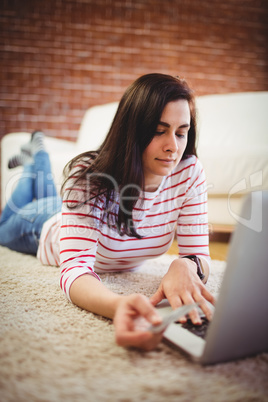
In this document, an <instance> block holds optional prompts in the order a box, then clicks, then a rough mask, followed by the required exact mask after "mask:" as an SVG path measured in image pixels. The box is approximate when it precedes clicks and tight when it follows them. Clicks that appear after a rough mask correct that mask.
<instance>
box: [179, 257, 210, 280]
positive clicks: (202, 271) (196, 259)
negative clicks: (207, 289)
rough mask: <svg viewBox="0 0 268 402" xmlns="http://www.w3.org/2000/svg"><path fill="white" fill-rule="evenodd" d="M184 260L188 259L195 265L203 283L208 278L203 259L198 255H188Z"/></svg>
mask: <svg viewBox="0 0 268 402" xmlns="http://www.w3.org/2000/svg"><path fill="white" fill-rule="evenodd" d="M182 258H184V259H187V260H188V261H191V262H193V263H194V264H195V267H196V274H197V275H198V276H199V278H200V280H201V281H204V280H205V278H206V274H205V269H204V267H203V264H202V261H201V259H200V258H199V257H197V256H196V255H186V256H184V257H182Z"/></svg>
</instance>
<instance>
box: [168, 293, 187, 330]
mask: <svg viewBox="0 0 268 402" xmlns="http://www.w3.org/2000/svg"><path fill="white" fill-rule="evenodd" d="M167 299H168V301H169V304H170V305H171V307H172V309H173V310H176V309H177V308H179V307H181V306H182V305H183V301H182V299H181V298H180V297H179V296H177V295H172V296H169V297H167ZM186 321H187V318H186V317H185V316H183V317H181V318H180V319H179V320H178V322H180V323H181V324H185V323H186Z"/></svg>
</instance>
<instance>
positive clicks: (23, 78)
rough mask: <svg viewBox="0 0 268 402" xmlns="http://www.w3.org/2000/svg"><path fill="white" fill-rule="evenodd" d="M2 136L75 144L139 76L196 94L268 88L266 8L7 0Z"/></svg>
mask: <svg viewBox="0 0 268 402" xmlns="http://www.w3.org/2000/svg"><path fill="white" fill-rule="evenodd" d="M1 8H2V10H1V16H0V30H1V35H0V41H1V42H0V43H1V48H0V49H1V50H0V51H1V54H0V60H1V69H0V75H1V89H0V90H1V99H0V137H1V136H3V135H4V134H5V133H8V132H12V131H32V130H34V129H36V128H41V129H43V130H44V131H45V132H46V133H47V134H48V135H51V136H57V137H61V138H68V139H72V140H74V139H75V138H76V136H77V132H78V129H79V126H80V122H81V119H82V116H83V114H84V112H85V110H86V109H87V108H88V107H90V106H92V105H95V104H103V103H106V102H110V101H115V100H119V99H120V97H121V95H122V93H123V91H124V90H125V88H126V87H127V86H128V85H129V84H130V83H131V82H132V81H133V80H134V79H136V78H137V77H138V76H140V75H142V74H145V73H149V72H163V73H168V74H173V75H180V76H184V77H185V78H186V79H187V80H188V82H189V83H190V84H191V85H192V86H193V87H194V88H195V89H196V93H197V94H198V95H200V94H209V93H227V92H240V91H263V90H268V68H267V65H268V59H267V53H268V52H267V43H268V37H267V20H268V2H267V0H243V1H242V0H224V1H223V0H164V1H163V0H76V1H75V0H31V1H30V0H23V1H22V0H4V2H3V0H2V6H1Z"/></svg>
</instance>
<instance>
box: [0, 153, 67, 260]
mask: <svg viewBox="0 0 268 402" xmlns="http://www.w3.org/2000/svg"><path fill="white" fill-rule="evenodd" d="M61 204H62V201H61V198H60V197H59V196H58V195H57V190H56V187H55V183H54V181H53V176H52V173H51V166H50V160H49V156H48V153H47V152H45V151H39V152H37V153H36V154H35V155H34V163H32V164H28V165H25V166H24V170H23V173H22V175H21V177H20V179H19V181H18V184H17V186H16V188H15V190H14V191H13V193H12V195H11V197H10V199H9V200H8V202H7V204H6V206H5V208H4V210H3V213H2V215H1V219H0V245H2V246H6V247H8V248H10V249H11V250H15V251H19V252H21V253H27V254H34V255H36V253H37V249H38V244H39V239H40V234H41V231H42V227H43V224H44V223H45V222H46V221H47V220H48V219H49V218H51V217H52V216H53V215H55V214H56V213H58V212H59V211H60V210H61Z"/></svg>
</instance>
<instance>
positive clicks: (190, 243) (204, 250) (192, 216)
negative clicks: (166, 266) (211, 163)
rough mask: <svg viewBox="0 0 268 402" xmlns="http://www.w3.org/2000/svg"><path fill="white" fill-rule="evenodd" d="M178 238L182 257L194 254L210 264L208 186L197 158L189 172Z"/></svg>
mask: <svg viewBox="0 0 268 402" xmlns="http://www.w3.org/2000/svg"><path fill="white" fill-rule="evenodd" d="M177 238H178V246H179V254H180V256H185V255H189V254H194V255H198V256H200V257H203V258H205V259H206V260H207V261H208V263H210V256H209V230H208V211H207V186H206V178H205V173H204V170H203V167H202V165H201V163H200V161H199V160H198V159H197V158H196V160H195V163H194V164H193V165H192V167H191V169H190V170H189V181H188V185H187V188H186V189H185V194H184V200H183V203H182V207H181V211H180V214H179V217H178V222H177Z"/></svg>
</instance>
